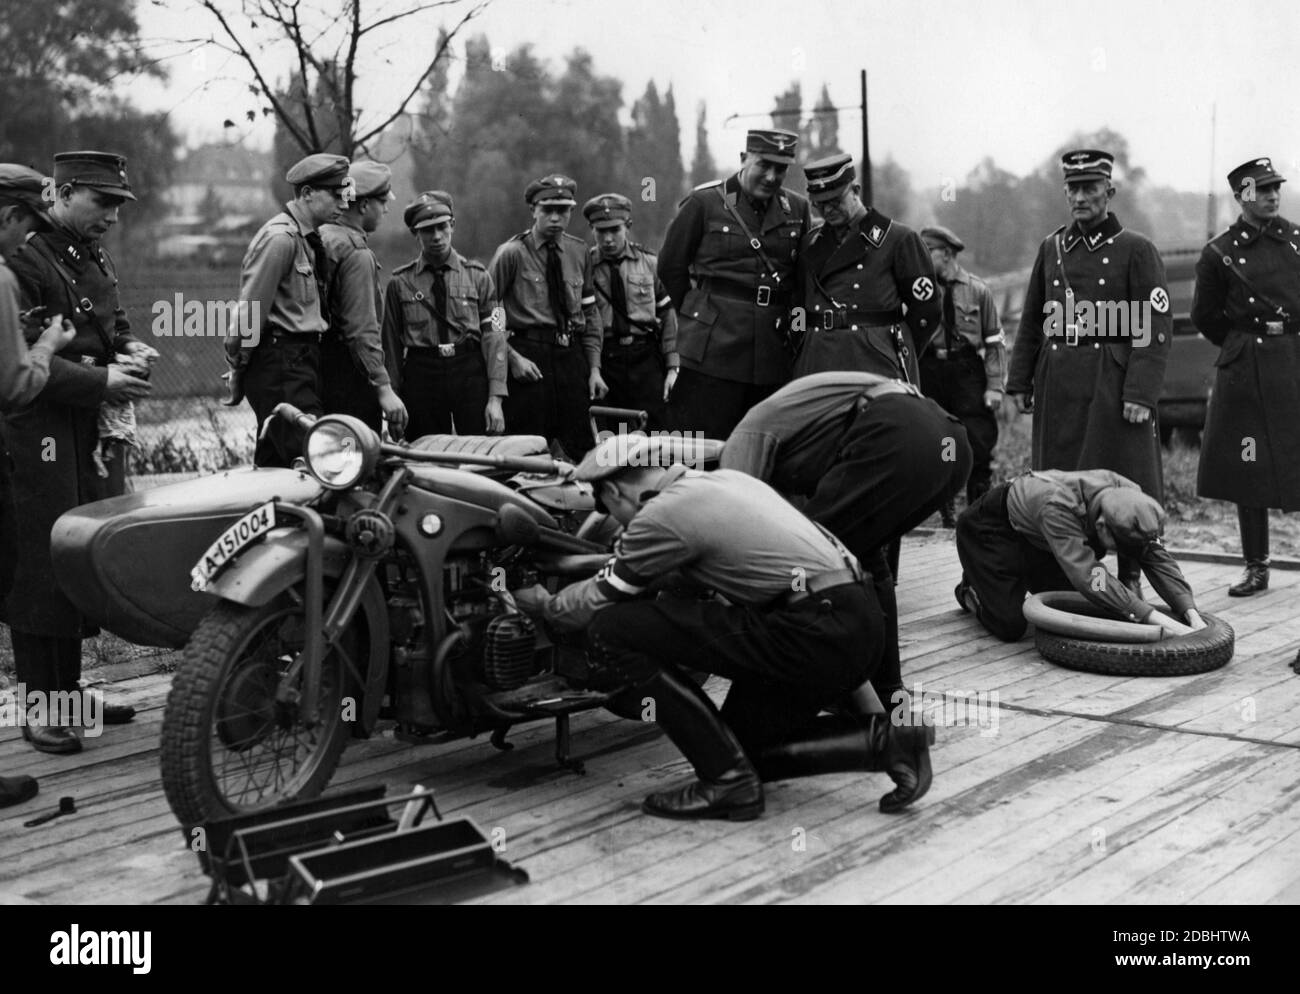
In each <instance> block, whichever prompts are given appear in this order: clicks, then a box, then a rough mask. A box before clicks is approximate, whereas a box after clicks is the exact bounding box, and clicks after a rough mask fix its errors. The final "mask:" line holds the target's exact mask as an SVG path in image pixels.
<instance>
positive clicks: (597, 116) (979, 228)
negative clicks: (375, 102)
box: [0, 0, 1232, 275]
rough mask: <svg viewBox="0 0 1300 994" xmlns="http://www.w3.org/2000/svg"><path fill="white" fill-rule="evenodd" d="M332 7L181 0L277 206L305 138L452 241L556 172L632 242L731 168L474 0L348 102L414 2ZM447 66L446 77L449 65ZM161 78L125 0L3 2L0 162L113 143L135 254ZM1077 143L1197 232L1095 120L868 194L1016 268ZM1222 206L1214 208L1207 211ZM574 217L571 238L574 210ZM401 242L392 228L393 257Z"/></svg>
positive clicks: (511, 212) (828, 109) (1193, 210)
mask: <svg viewBox="0 0 1300 994" xmlns="http://www.w3.org/2000/svg"><path fill="white" fill-rule="evenodd" d="M336 2H337V5H338V9H339V14H340V17H338V18H336V20H335V22H334V23H335V26H336V27H337V28H338V30H340V31H342V32H343V34H342V35H341V40H339V39H336V40H335V42H336V43H335V44H334V45H333V47H327V46H324V45H323V44H322V43H321V42H320V41H319V39H314V40H313V42H312V43H310V44H309V43H308V42H307V41H306V40H304V39H305V33H304V32H303V30H302V29H301V26H300V25H298V24H297V20H296V18H297V15H298V10H297V6H296V5H295V4H293V3H288V2H285V0H266V3H265V4H264V7H265V11H264V13H266V12H269V13H266V16H264V17H263V19H262V24H261V26H257V25H256V24H254V25H253V27H252V28H243V27H240V26H239V23H238V22H236V20H235V19H234V15H235V13H236V11H238V10H239V9H241V8H240V7H239V5H238V4H236V3H234V2H233V0H231V2H217V0H201V2H194V3H191V4H190V6H191V7H197V8H202V9H203V10H206V11H207V13H208V14H210V15H212V17H213V18H215V21H214V23H216V24H220V25H221V28H222V30H223V31H224V32H225V33H224V34H220V33H219V32H214V34H213V35H212V36H211V37H210V38H209V40H208V42H207V43H209V44H211V43H214V42H212V41H211V38H218V40H219V41H220V40H221V39H224V41H223V42H222V43H221V44H219V46H218V47H224V48H226V50H228V51H231V52H232V53H236V54H239V55H240V57H241V58H243V59H244V61H245V63H246V64H247V67H248V68H249V71H250V78H251V79H252V80H253V82H252V83H251V84H250V87H249V89H250V92H251V93H252V95H253V100H252V101H251V106H250V107H248V108H233V107H231V108H213V115H214V118H221V117H225V118H226V121H225V123H226V125H227V126H228V127H233V126H234V124H233V120H232V119H235V120H240V119H242V120H247V121H253V120H256V119H258V117H259V116H270V115H274V116H275V118H276V121H277V130H276V135H275V139H274V155H275V159H276V161H277V164H278V170H277V176H276V179H275V181H274V183H273V186H274V189H273V193H274V195H275V197H276V199H277V200H280V201H282V200H284V199H286V198H287V197H288V195H289V190H288V188H287V186H286V185H285V184H284V183H283V180H282V179H281V178H280V177H281V176H282V175H283V172H284V170H285V169H286V168H287V167H288V165H289V164H290V163H292V162H293V161H295V160H297V159H298V158H300V157H301V156H302V155H304V154H307V153H308V152H311V151H334V152H341V153H343V154H348V155H355V156H356V157H366V156H371V157H375V158H378V159H380V160H381V161H392V162H394V164H397V165H399V166H402V165H406V166H408V167H409V168H410V170H411V173H412V178H413V180H414V183H415V187H416V188H417V189H429V188H443V189H447V190H449V191H450V192H451V193H452V194H453V195H454V196H455V197H456V202H457V215H458V218H459V224H458V227H457V244H458V247H459V248H460V249H461V251H463V252H464V253H465V254H467V255H470V256H475V257H478V258H481V259H486V258H488V257H490V256H491V254H492V252H493V251H494V250H495V248H496V246H497V245H498V244H500V243H501V242H502V241H504V240H505V239H507V238H509V237H510V236H511V235H512V234H515V233H517V232H519V231H522V230H524V229H525V228H527V227H528V226H529V224H530V214H529V210H528V208H527V206H526V205H525V204H524V201H523V191H524V188H525V186H526V185H527V183H528V182H529V181H530V180H532V179H534V178H536V177H538V176H541V175H543V174H546V173H550V172H563V173H566V174H568V175H570V176H572V177H573V178H574V179H575V180H577V182H578V189H579V197H580V199H583V200H585V199H586V198H587V197H590V196H593V195H595V194H597V193H600V192H604V191H607V190H613V191H617V192H621V193H623V194H624V195H626V196H628V197H629V198H631V200H632V201H633V204H634V217H635V219H636V221H635V227H634V229H633V237H634V239H635V240H637V241H640V242H642V243H643V244H645V245H647V246H649V247H651V248H655V247H657V246H658V245H659V243H660V241H661V239H662V237H663V233H664V231H665V229H666V227H667V225H668V223H669V221H670V220H671V219H672V217H673V214H674V213H675V210H676V205H677V203H678V201H679V199H680V198H681V197H682V196H683V195H684V194H685V193H686V192H687V191H688V190H689V189H690V188H691V187H692V186H694V185H698V184H700V183H703V182H707V181H709V180H713V179H717V178H720V177H722V176H725V175H728V174H730V173H731V172H732V171H734V169H735V168H736V166H737V163H738V159H739V152H740V150H741V148H742V147H743V136H744V127H741V126H737V127H736V128H735V130H734V132H731V133H732V134H734V136H735V142H734V146H733V147H729V148H726V149H722V150H719V158H718V159H715V158H714V155H713V153H712V150H711V149H710V147H709V141H708V125H709V119H708V108H707V107H706V106H705V105H704V104H703V103H701V104H699V105H698V106H697V107H695V108H694V125H695V142H694V146H695V148H694V154H693V157H692V160H691V162H690V166H689V169H688V168H687V167H686V166H685V165H684V163H683V157H682V147H681V128H682V124H683V122H682V121H681V120H680V119H679V115H678V108H677V103H676V99H675V95H674V93H673V88H672V85H671V83H670V84H669V85H668V87H667V89H666V90H664V91H662V92H661V91H660V89H659V87H658V86H657V85H656V83H655V82H654V81H653V80H652V81H650V82H649V83H648V84H647V86H646V88H645V90H644V92H643V93H642V94H641V95H640V96H639V97H637V98H636V99H635V100H634V101H632V103H631V105H630V107H628V108H627V113H626V114H624V100H625V98H624V94H623V82H622V81H621V80H619V79H618V78H617V77H615V76H612V75H608V74H605V73H602V72H600V71H599V69H598V67H597V66H596V64H595V61H594V59H593V57H592V56H591V55H590V54H589V53H587V52H585V51H583V50H581V49H579V50H575V51H574V52H572V53H571V54H570V55H569V56H567V57H566V58H565V59H564V60H563V65H562V67H561V68H560V70H559V71H556V69H554V68H553V67H552V66H551V65H549V64H548V63H547V62H546V61H544V60H542V59H541V58H539V57H538V56H537V55H536V54H535V52H534V51H533V49H532V47H531V46H529V45H522V46H520V47H518V48H516V49H514V50H513V51H511V52H509V53H503V52H501V51H499V50H498V51H494V50H493V49H492V47H491V45H490V43H489V40H488V39H487V38H486V37H485V36H484V35H482V34H479V35H476V36H472V37H469V38H465V37H464V36H462V35H458V32H460V30H461V29H462V28H463V27H464V26H465V25H466V24H467V23H468V22H469V21H470V20H471V19H472V18H473V17H474V16H475V15H476V14H477V13H478V12H479V11H481V10H482V9H483V4H482V3H480V4H479V5H477V6H470V7H469V8H468V10H467V11H466V12H465V13H464V14H463V16H461V17H460V18H459V20H458V21H457V22H456V23H455V24H454V25H453V27H452V28H451V29H450V30H447V29H444V30H442V31H441V32H440V34H439V36H438V41H437V43H436V45H434V46H432V47H431V50H430V60H429V63H428V65H427V67H426V68H425V71H424V75H423V76H421V77H419V79H418V80H417V81H416V83H415V85H414V86H412V87H411V88H409V89H407V88H406V87H402V88H401V92H399V93H395V94H393V95H391V96H390V97H389V98H388V99H389V103H388V105H387V106H383V107H373V108H361V107H359V106H357V104H356V102H355V101H354V90H355V88H356V84H357V81H358V79H359V78H361V77H362V76H363V75H364V74H365V73H367V72H374V71H377V70H378V65H377V64H373V63H369V62H367V61H366V60H365V58H363V57H359V56H358V54H357V53H358V51H359V44H358V43H359V42H360V41H362V40H364V39H365V38H367V37H369V34H368V33H369V32H370V31H372V29H376V28H379V27H381V26H383V24H384V22H385V21H388V22H392V21H396V20H400V19H403V18H405V17H408V16H410V15H411V14H412V13H413V12H415V11H418V10H420V9H422V8H420V7H416V8H410V9H407V10H405V11H403V12H401V13H398V14H393V15H383V14H382V11H380V12H376V8H374V7H373V5H369V4H367V5H366V11H367V12H368V13H369V14H370V15H371V18H372V19H371V20H370V21H366V20H364V19H363V18H362V17H361V12H362V4H361V3H360V0H336ZM272 15H274V16H272ZM353 15H355V16H353ZM277 18H278V19H277ZM250 23H251V22H250ZM249 31H252V32H254V34H252V35H250V34H249V33H248V32H249ZM286 39H287V40H288V41H289V42H290V43H291V44H294V45H295V46H296V47H297V51H298V56H299V57H298V59H297V60H296V63H297V66H298V68H297V69H295V70H294V71H293V72H292V73H291V74H290V76H289V78H288V79H287V80H285V79H283V78H282V76H281V77H277V75H276V74H274V73H270V72H268V70H267V66H268V65H270V64H271V63H270V62H268V61H265V59H266V56H265V54H264V53H265V52H269V51H271V49H272V42H276V41H278V42H280V43H283V42H284V41H285V40H286ZM189 41H193V39H190V40H189ZM254 41H256V42H257V44H260V45H265V46H266V47H264V48H259V47H257V45H256V44H254ZM313 46H315V47H313ZM173 57H174V56H173ZM456 63H459V65H460V70H461V71H460V72H459V73H458V74H453V73H452V72H451V69H452V67H453V65H454V64H456ZM372 66H373V67H372ZM165 75H166V73H165V69H164V68H163V66H162V64H161V62H160V61H159V59H157V58H155V57H154V53H153V52H151V51H147V50H146V46H145V45H143V44H142V42H141V40H140V37H139V28H138V24H137V21H136V19H135V15H134V4H133V3H132V0H63V2H60V3H57V4H26V5H17V4H13V5H10V8H9V9H8V10H7V12H6V16H5V18H4V20H3V21H2V22H0V101H2V102H0V106H2V107H4V111H3V114H2V115H0V160H3V161H17V162H26V163H29V164H31V165H33V166H36V167H37V168H40V169H43V170H44V169H49V168H50V164H51V160H52V156H53V154H54V153H55V152H57V151H61V150H67V149H73V148H100V149H106V150H112V151H117V152H120V153H122V154H124V155H126V156H127V158H128V160H129V167H128V168H129V171H130V175H131V181H132V185H133V187H134V188H135V189H136V190H137V191H138V194H139V196H140V201H139V202H138V203H137V204H134V205H132V208H131V210H130V211H124V212H123V215H122V225H121V228H120V231H119V234H117V235H115V237H122V238H125V240H126V242H127V244H128V245H129V246H130V247H131V249H132V250H134V251H138V252H140V253H145V254H147V252H148V249H149V244H150V240H151V239H150V235H151V233H152V232H153V231H154V230H155V229H156V227H157V225H158V223H159V222H160V221H162V220H164V219H165V218H166V216H167V205H166V200H165V197H166V190H167V187H168V185H169V184H170V183H171V182H172V180H173V177H174V176H175V174H176V168H177V153H178V145H179V141H178V138H177V136H176V134H175V132H174V130H173V129H172V127H171V125H170V123H169V121H168V118H167V115H166V114H161V113H146V112H143V111H141V110H139V109H138V108H136V107H134V106H132V105H131V103H130V102H129V100H128V99H127V98H126V97H125V96H123V95H122V94H123V92H124V87H123V84H124V83H126V82H129V81H130V80H133V79H139V78H143V77H153V78H158V79H162V78H165ZM453 75H455V76H456V82H455V85H454V86H453V85H452V83H451V80H452V77H453ZM106 82H107V84H108V85H105V83H106ZM366 110H368V111H369V114H368V115H366V123H365V124H364V125H363V124H362V120H363V111H366ZM625 121H626V122H627V123H624V122H625ZM770 122H771V124H772V125H773V126H776V127H784V128H789V129H791V130H795V131H798V132H799V133H800V135H801V138H802V141H801V156H800V157H801V161H803V162H808V161H811V160H813V159H816V158H820V157H822V156H825V155H830V154H834V153H836V152H839V151H841V148H840V145H839V124H840V122H839V117H838V112H836V111H835V110H834V109H833V104H832V101H831V96H830V93H829V92H828V90H827V88H826V87H825V86H823V87H822V88H821V91H820V93H819V96H818V99H817V101H816V103H815V104H814V106H813V107H812V108H811V110H810V111H809V112H808V113H805V110H804V107H803V94H802V90H801V86H800V84H799V83H798V82H797V81H796V82H794V83H792V84H791V85H790V87H789V88H787V90H786V91H785V92H784V93H781V94H778V95H776V96H775V97H774V98H773V102H772V107H771V111H770ZM215 123H216V122H215V121H214V124H215ZM742 123H743V122H742ZM766 123H767V122H763V124H766ZM1078 146H1095V147H1102V148H1107V149H1109V150H1111V151H1112V152H1114V153H1115V155H1116V164H1117V167H1118V170H1117V172H1118V175H1119V177H1120V179H1121V182H1120V184H1119V186H1120V193H1119V196H1118V197H1117V198H1116V201H1115V203H1114V205H1113V206H1114V209H1115V210H1116V213H1117V214H1119V216H1120V218H1121V220H1122V221H1123V222H1124V224H1125V225H1126V226H1128V227H1131V228H1135V229H1137V230H1140V231H1143V232H1145V233H1146V234H1148V235H1150V236H1152V237H1153V238H1154V239H1155V240H1156V242H1157V243H1158V244H1179V245H1196V244H1199V243H1201V242H1203V240H1204V238H1205V235H1206V231H1205V227H1206V225H1205V198H1204V196H1203V195H1200V194H1186V193H1180V192H1178V191H1174V190H1172V189H1169V188H1167V187H1155V186H1153V185H1151V184H1150V183H1149V182H1148V181H1147V179H1146V177H1145V174H1144V172H1143V170H1142V169H1141V168H1140V167H1138V166H1136V165H1135V164H1134V163H1132V162H1131V161H1130V155H1129V148H1128V142H1127V141H1126V139H1125V138H1124V136H1122V135H1120V134H1118V133H1115V132H1113V131H1109V130H1105V129H1103V130H1102V131H1099V132H1095V133H1092V134H1076V135H1074V136H1072V137H1071V138H1070V139H1069V140H1068V141H1066V142H1063V143H1062V144H1061V145H1060V146H1059V147H1058V148H1057V149H1054V150H1053V151H1052V152H1051V153H1050V154H1049V155H1048V156H1046V157H1045V158H1044V159H1043V160H1042V162H1041V164H1040V165H1039V167H1038V168H1037V169H1035V170H1034V171H1032V172H1031V173H1029V174H1028V175H1026V176H1023V177H1021V176H1016V175H1014V174H1013V173H1011V172H1009V171H1007V170H1005V169H1003V168H1001V167H999V166H998V165H997V164H996V163H995V162H994V160H993V159H992V158H991V157H989V158H985V159H984V160H983V161H982V162H981V163H980V164H979V165H978V166H976V168H975V169H974V170H972V171H971V172H970V173H969V174H968V175H966V176H965V177H963V178H961V179H960V180H958V179H956V178H953V177H940V178H938V182H937V183H936V184H933V185H927V186H926V187H924V188H921V189H920V190H919V191H918V190H917V189H916V188H915V186H914V181H913V177H912V176H911V175H910V174H909V173H908V172H907V170H906V169H904V168H903V167H902V166H901V165H900V164H899V163H898V162H896V161H895V160H894V159H893V158H892V157H886V158H885V159H884V160H883V161H878V162H877V163H876V164H875V168H874V171H873V187H874V192H875V198H874V199H875V206H877V207H878V208H879V209H880V210H881V211H883V212H884V213H885V214H887V215H890V216H893V217H896V218H898V219H900V220H902V221H904V222H906V223H909V224H911V225H913V226H914V227H921V226H923V225H925V224H928V223H933V222H938V223H941V224H944V225H947V226H948V227H951V228H953V229H954V230H955V231H957V232H958V234H960V235H961V237H962V238H963V239H965V240H966V242H967V244H968V246H969V250H968V253H967V254H966V255H965V256H964V257H963V261H965V262H967V263H968V264H969V265H970V266H971V268H973V269H975V270H976V271H978V272H982V273H985V274H989V275H991V274H995V273H1001V272H1007V271H1010V270H1014V269H1017V268H1020V267H1023V266H1026V265H1028V263H1029V261H1030V260H1031V259H1032V257H1033V253H1034V251H1035V249H1036V247H1037V245H1038V242H1039V240H1040V239H1041V238H1043V237H1044V236H1045V235H1046V234H1047V233H1048V232H1050V231H1051V230H1052V229H1054V228H1055V227H1056V226H1057V225H1059V224H1061V223H1062V222H1063V221H1065V220H1066V219H1067V218H1068V214H1067V212H1066V210H1065V204H1064V197H1063V194H1062V189H1061V180H1060V171H1059V165H1058V161H1059V156H1060V154H1061V152H1062V151H1064V150H1065V149H1067V148H1070V147H1078ZM788 185H789V186H790V188H791V189H794V190H796V191H799V192H802V191H803V190H804V189H805V182H804V179H803V175H802V172H801V171H800V170H797V169H795V170H792V171H791V175H790V179H789V181H788ZM1223 200H1224V203H1222V204H1221V207H1224V208H1228V209H1230V208H1231V206H1232V205H1231V202H1230V201H1229V200H1228V198H1226V197H1225V198H1223ZM401 206H402V205H398V207H399V209H400V207H401ZM220 209H221V205H220V204H219V203H218V202H216V201H215V200H212V199H209V200H207V201H205V202H204V204H203V209H202V214H203V215H204V216H205V217H209V218H211V217H214V216H216V215H217V214H218V213H219V211H220ZM1226 214H1227V211H1221V212H1220V217H1219V218H1218V219H1217V223H1219V224H1222V222H1223V221H1224V220H1225V218H1226ZM400 228H401V226H400V223H399V224H393V223H392V222H390V223H389V224H388V225H386V226H385V229H384V230H383V233H384V236H385V237H387V238H395V237H396V236H398V235H404V232H401V230H400ZM570 230H571V231H573V232H574V233H575V234H579V235H582V234H585V232H586V224H585V222H584V221H583V219H582V218H581V215H580V214H579V215H578V216H577V217H576V218H575V223H574V224H573V226H572V227H571V229H570ZM408 248H409V242H406V243H405V246H404V248H403V251H406V250H407V249H408Z"/></svg>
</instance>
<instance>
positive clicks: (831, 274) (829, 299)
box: [794, 154, 940, 383]
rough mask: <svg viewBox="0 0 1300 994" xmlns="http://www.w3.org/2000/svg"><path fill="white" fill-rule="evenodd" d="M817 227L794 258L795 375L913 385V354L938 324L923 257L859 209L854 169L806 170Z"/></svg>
mask: <svg viewBox="0 0 1300 994" xmlns="http://www.w3.org/2000/svg"><path fill="white" fill-rule="evenodd" d="M804 175H805V176H807V177H808V196H809V197H810V198H811V199H812V205H813V209H814V210H816V211H817V212H818V213H819V214H821V216H822V218H823V219H824V220H823V223H822V224H820V225H818V226H817V227H815V228H813V230H812V231H810V232H809V233H808V235H807V236H806V237H805V238H804V240H803V244H802V246H800V249H799V267H798V270H797V273H796V283H795V289H796V294H795V297H796V299H795V305H796V306H798V307H800V308H801V310H800V311H798V312H796V321H797V322H799V323H802V325H803V327H802V328H798V329H796V332H797V333H798V332H802V336H801V338H802V344H801V346H800V349H799V357H798V359H796V360H795V364H794V375H795V376H806V375H807V374H809V373H822V372H830V371H835V370H841V371H842V370H848V371H854V372H859V373H878V374H879V375H881V376H891V377H897V378H899V379H905V380H907V381H908V382H910V383H916V382H917V381H918V380H919V376H918V373H917V365H916V357H917V349H916V345H917V344H918V343H920V342H923V341H925V340H926V339H928V338H929V336H930V334H931V333H932V332H933V330H934V329H935V328H936V327H937V326H938V324H939V313H940V310H939V294H938V289H937V287H936V286H935V280H934V266H933V264H932V263H931V262H930V254H929V252H928V251H927V250H926V248H925V245H924V244H923V243H922V241H921V239H920V238H919V237H918V236H917V234H916V232H915V231H913V230H912V229H911V228H909V227H907V225H905V224H900V223H899V222H897V221H893V220H891V219H889V218H888V217H886V216H885V215H883V214H881V213H880V212H879V211H878V210H876V209H874V208H872V207H869V206H868V205H866V204H864V203H863V202H862V197H861V194H862V187H861V185H860V184H859V183H858V182H857V173H856V170H854V168H853V159H852V157H851V156H849V155H848V154H842V155H833V156H829V157H828V158H825V159H819V160H817V161H816V162H810V163H809V164H808V165H807V166H805V167H804Z"/></svg>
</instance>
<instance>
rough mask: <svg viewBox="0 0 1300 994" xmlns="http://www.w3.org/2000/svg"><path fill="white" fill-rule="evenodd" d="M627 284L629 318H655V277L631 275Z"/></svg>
mask: <svg viewBox="0 0 1300 994" xmlns="http://www.w3.org/2000/svg"><path fill="white" fill-rule="evenodd" d="M626 283H627V306H628V316H629V317H632V318H636V319H637V320H642V319H644V318H646V317H654V312H655V281H654V277H653V276H647V275H642V274H640V273H630V274H629V275H628V277H627V279H626Z"/></svg>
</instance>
